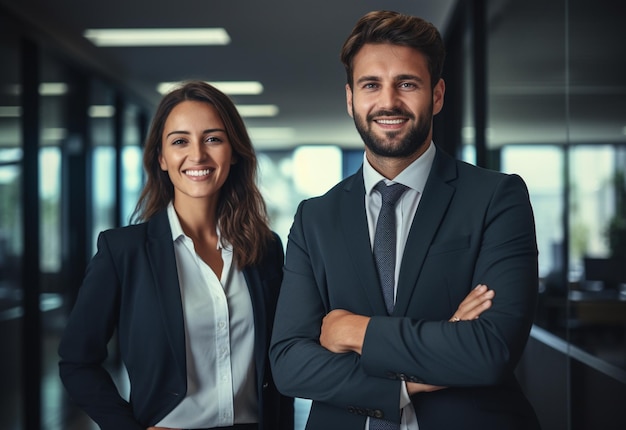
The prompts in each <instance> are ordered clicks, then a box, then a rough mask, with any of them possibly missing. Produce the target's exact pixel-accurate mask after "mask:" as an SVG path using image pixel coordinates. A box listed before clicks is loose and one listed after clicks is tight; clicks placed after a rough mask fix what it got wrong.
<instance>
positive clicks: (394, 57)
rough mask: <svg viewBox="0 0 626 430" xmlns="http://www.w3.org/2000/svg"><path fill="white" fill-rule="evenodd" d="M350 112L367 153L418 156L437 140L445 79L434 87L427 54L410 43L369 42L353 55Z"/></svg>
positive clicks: (385, 155) (400, 156)
mask: <svg viewBox="0 0 626 430" xmlns="http://www.w3.org/2000/svg"><path fill="white" fill-rule="evenodd" d="M353 78H354V84H353V89H350V87H349V86H348V85H346V98H347V106H348V113H349V114H350V116H352V117H353V118H354V123H355V125H356V128H357V130H358V132H359V134H360V135H361V138H362V139H363V141H364V143H365V146H366V151H371V152H372V153H373V154H375V155H377V156H380V157H390V158H411V159H415V158H417V157H419V155H421V154H422V152H423V151H425V150H426V148H427V147H428V143H430V140H431V138H432V118H433V114H437V113H439V111H441V108H442V107H443V93H444V89H445V88H444V84H443V81H441V80H440V81H439V82H438V83H437V85H436V86H435V88H434V90H433V89H431V83H430V73H429V71H428V65H427V62H426V57H424V55H423V54H422V53H421V52H419V51H417V50H415V49H413V48H410V47H406V46H398V45H391V44H387V43H384V44H366V45H364V46H363V47H362V48H361V50H360V51H359V52H358V53H357V55H356V56H355V57H354V63H353Z"/></svg>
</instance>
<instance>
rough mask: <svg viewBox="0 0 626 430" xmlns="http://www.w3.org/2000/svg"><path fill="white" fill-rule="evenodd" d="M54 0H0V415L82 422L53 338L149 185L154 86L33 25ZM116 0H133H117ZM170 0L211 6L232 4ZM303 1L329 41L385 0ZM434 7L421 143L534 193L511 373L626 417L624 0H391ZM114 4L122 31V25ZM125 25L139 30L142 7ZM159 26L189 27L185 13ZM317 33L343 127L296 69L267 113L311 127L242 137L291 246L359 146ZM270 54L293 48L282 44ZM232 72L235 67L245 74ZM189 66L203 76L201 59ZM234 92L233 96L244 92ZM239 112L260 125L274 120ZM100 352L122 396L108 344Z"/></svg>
mask: <svg viewBox="0 0 626 430" xmlns="http://www.w3.org/2000/svg"><path fill="white" fill-rule="evenodd" d="M48 3H49V2H38V1H34V0H27V1H25V2H15V1H13V0H2V1H0V58H1V59H2V67H0V344H1V345H2V351H3V353H2V354H0V381H2V387H3V389H2V392H1V393H0V428H1V429H6V430H22V429H25V430H34V429H46V430H57V429H66V430H67V429H70V430H91V429H95V428H97V427H96V426H95V425H94V424H93V423H92V422H91V421H90V420H89V418H88V417H86V416H85V415H84V413H82V412H81V411H79V410H77V408H76V407H75V406H74V405H73V404H72V403H71V402H70V401H69V399H68V398H67V395H66V394H65V392H64V390H63V388H62V386H61V383H60V381H59V378H58V371H57V360H58V358H57V351H56V348H57V345H58V340H59V336H60V334H61V333H62V330H63V328H64V323H65V321H66V319H67V317H68V314H69V312H70V310H71V307H72V304H73V300H74V299H75V297H76V294H77V291H78V288H79V287H80V282H81V279H82V275H83V271H84V268H85V266H86V264H87V262H88V261H89V258H90V257H91V256H92V255H93V253H94V251H95V238H96V237H97V234H98V233H99V232H100V231H102V230H104V229H108V228H113V227H116V226H123V225H126V224H128V222H129V221H128V217H129V215H130V213H131V212H132V210H133V208H134V204H135V202H136V199H137V197H138V194H139V192H140V190H141V186H142V183H143V182H142V181H143V172H142V167H141V150H142V141H143V139H144V137H145V134H146V131H147V128H148V126H149V122H150V119H151V116H152V114H153V110H154V108H155V103H156V101H157V100H158V97H159V95H158V93H157V91H156V89H155V88H153V87H151V88H149V89H148V90H147V89H146V86H145V85H143V86H142V85H140V84H138V81H141V78H142V77H141V76H139V77H136V76H135V77H132V79H131V78H128V77H127V76H123V75H120V74H118V73H116V71H117V70H118V69H116V67H115V66H114V65H113V64H112V63H108V62H107V61H106V59H105V58H104V57H107V56H106V55H105V54H104V53H103V54H102V55H100V54H99V53H100V52H104V51H99V50H98V49H96V48H95V47H92V48H93V49H91V48H90V49H84V50H83V49H82V47H83V46H86V45H87V44H88V42H86V41H85V40H84V38H83V35H82V33H81V31H82V28H81V29H78V28H77V29H76V30H80V31H76V32H75V34H73V35H72V33H71V32H70V31H67V30H68V29H67V28H65V29H64V31H60V30H59V28H62V27H64V22H61V21H59V20H58V16H59V15H49V16H47V17H45V18H46V19H42V17H41V15H42V13H41V11H39V12H38V13H35V12H34V11H33V9H32V8H31V9H29V7H34V6H38V5H39V6H42V5H46V4H47V7H52V6H51V5H50V4H48ZM58 3H59V4H63V6H64V7H72V6H77V4H78V3H80V2H72V1H70V0H63V1H59V2H58ZM85 3H89V2H85ZM126 3H133V2H112V3H111V4H119V5H123V4H126ZM137 3H139V2H137ZM179 3H181V5H188V3H195V4H196V7H203V8H205V9H206V10H208V11H211V8H212V7H215V8H218V9H219V8H220V7H221V6H224V7H226V6H225V4H226V3H229V2H227V1H226V0H215V1H212V2H207V3H208V4H203V5H202V6H200V5H198V3H199V2H188V1H181V2H179ZM234 3H237V2H234ZM273 3H276V9H275V10H272V6H271V5H272V4H273ZM294 3H298V2H294ZM311 3H315V4H316V5H317V7H318V8H320V9H322V10H323V11H324V12H323V13H324V14H326V15H327V16H328V20H329V21H328V28H329V29H330V27H332V26H331V24H330V22H331V21H332V17H333V16H341V17H343V18H345V20H344V21H343V22H344V23H343V27H344V28H343V29H342V30H341V31H340V34H342V35H346V34H347V33H348V32H349V30H350V28H351V25H352V24H353V23H354V22H356V20H357V19H358V17H360V16H361V15H362V14H363V13H364V12H366V11H367V10H373V9H382V8H390V6H389V4H390V2H383V1H366V2H355V1H346V2H328V3H326V2H324V1H321V2H311ZM391 3H394V2H391ZM396 4H398V5H400V2H396ZM436 5H440V6H441V5H445V11H443V12H441V11H440V12H441V14H439V15H433V17H436V18H437V24H438V26H439V28H440V30H441V32H442V34H443V36H444V39H445V41H446V45H447V50H448V57H447V60H446V65H445V73H444V79H445V80H446V83H447V86H446V102H445V107H444V110H443V112H442V113H441V114H440V115H438V116H437V117H436V119H435V125H434V140H435V142H436V143H437V144H438V145H439V146H440V148H442V149H443V150H445V151H446V152H448V153H450V154H451V155H453V156H455V157H457V158H460V159H463V160H465V161H467V162H470V163H473V164H476V165H479V166H482V167H486V168H490V169H495V170H500V171H503V172H506V173H517V174H519V175H521V176H522V178H523V179H524V180H525V181H526V183H527V185H528V188H529V192H530V197H531V201H532V204H533V209H534V215H535V222H536V226H537V240H538V247H539V270H540V288H539V292H538V296H539V300H538V305H537V309H536V315H535V322H534V325H533V328H532V331H531V333H530V338H529V341H528V344H527V347H526V350H525V353H524V356H523V358H522V360H521V362H520V363H519V365H518V367H517V370H516V373H517V375H518V377H519V380H520V383H521V384H522V387H523V389H524V391H525V392H526V394H527V395H528V397H529V399H530V401H531V403H532V404H533V405H534V407H535V409H536V411H537V414H538V416H539V419H540V421H541V423H542V426H543V428H544V429H546V430H560V429H564V430H565V429H567V430H594V429H603V430H606V429H623V428H626V408H624V407H623V404H624V401H625V400H626V56H624V55H623V53H624V52H623V41H624V40H626V26H625V25H624V24H623V18H624V12H623V5H622V2H621V1H619V0H596V1H594V2H589V1H584V0H460V1H455V0H449V1H445V2H439V1H436V0H431V1H428V0H421V1H418V0H416V1H413V2H402V4H401V6H399V7H401V8H402V10H401V11H402V12H406V13H412V14H416V15H422V11H424V10H428V11H431V8H432V7H434V6H436ZM27 6H28V7H27ZM279 6H281V7H280V8H279ZM42 7H44V6H42ZM83 7H84V6H83ZM111 7H112V6H111ZM229 7H232V5H231V6H229ZM239 7H240V8H241V7H242V6H241V5H240V6H239ZM301 7H304V6H301ZM141 8H145V9H150V3H145V2H141ZM172 8H173V9H176V7H174V6H172ZM77 9H80V8H79V7H78V6H77ZM266 9H268V10H267V11H266V12H265V13H268V14H270V13H271V14H283V15H284V16H283V22H284V24H285V26H287V27H288V28H289V29H293V27H297V26H298V20H306V19H307V17H306V16H303V15H306V13H304V14H303V13H300V12H298V7H296V6H294V5H287V2H281V1H276V2H273V1H268V2H267V5H266ZM133 10H134V9H133ZM119 12H120V20H121V21H120V22H124V24H123V25H126V23H128V22H131V21H132V20H131V19H129V16H128V15H124V14H123V13H122V12H123V10H120V11H119ZM172 13H173V16H175V13H174V12H172ZM240 13H241V14H242V17H241V19H245V17H244V15H245V11H242V12H240ZM318 13H319V12H318ZM433 13H434V12H433ZM147 15H149V14H147ZM207 16H209V17H210V14H207ZM35 17H38V19H35ZM122 17H123V18H124V19H122ZM135 18H136V20H135V21H134V22H135V25H139V24H140V23H141V16H140V14H136V16H135ZM262 18H263V17H259V19H260V20H262ZM426 18H428V16H427V17H426ZM172 21H175V22H176V24H177V25H180V26H184V19H183V18H182V17H176V19H173V20H172ZM72 22H73V23H74V24H76V23H80V19H79V18H76V19H74V21H72ZM207 22H208V23H210V24H211V25H213V24H214V23H213V22H211V20H210V19H207ZM303 22H304V21H303ZM181 23H182V24H181ZM325 26H326V24H323V23H321V24H319V25H318V26H317V28H318V33H319V34H316V33H312V34H310V36H309V37H310V39H309V40H311V41H312V42H311V43H310V44H312V45H315V44H317V45H323V46H322V48H323V49H324V50H326V51H329V52H330V54H329V55H328V56H327V57H324V58H328V61H329V62H333V63H332V65H330V66H329V67H334V69H332V70H333V72H332V73H330V75H332V76H333V77H336V79H337V81H336V82H334V83H333V84H332V86H331V84H329V87H328V88H317V89H315V88H314V89H313V91H319V92H323V93H324V94H328V93H329V91H330V92H332V93H333V94H334V97H335V99H333V100H329V101H328V102H329V106H322V110H326V111H332V112H339V113H337V114H336V115H335V116H336V117H337V118H336V120H337V121H339V122H340V123H343V124H344V125H345V126H346V127H347V129H348V130H351V131H349V132H346V133H343V132H341V133H340V132H336V133H335V130H334V128H333V127H332V126H330V125H328V126H327V124H326V123H325V121H326V120H327V119H319V118H318V119H316V117H315V116H313V115H311V114H310V113H309V112H308V111H307V109H309V108H311V109H312V107H311V106H309V103H308V99H306V97H307V95H306V92H305V91H307V90H305V88H304V87H307V85H309V84H310V82H309V81H308V80H307V79H303V80H302V82H300V83H299V85H291V83H292V82H297V81H298V79H297V78H298V73H299V72H300V71H302V73H303V74H306V70H307V69H308V63H307V64H297V67H296V65H294V67H293V69H291V70H290V71H289V73H290V75H289V76H286V75H285V76H282V77H280V78H281V79H284V81H285V85H287V83H289V86H290V88H282V92H284V93H285V94H288V95H290V97H291V98H292V99H296V100H297V99H298V97H302V100H300V104H299V105H297V106H298V107H296V108H294V109H291V108H288V109H285V108H284V107H281V106H280V105H279V108H281V111H280V112H281V113H279V114H278V118H279V119H280V118H281V116H282V118H283V119H282V121H283V122H284V123H288V122H289V118H290V117H289V114H293V113H294V112H293V111H297V110H298V109H301V110H303V111H307V112H306V113H307V115H308V116H309V117H308V120H306V121H304V122H306V124H307V125H308V127H309V128H310V129H313V130H315V133H311V134H309V135H307V137H306V138H303V134H302V133H298V132H295V133H292V134H289V133H286V134H280V129H279V128H271V127H268V130H269V134H264V135H263V136H261V135H260V134H259V135H258V136H259V137H258V138H255V134H254V133H251V134H252V138H253V142H254V143H255V146H256V149H257V153H258V157H259V163H260V175H259V184H260V187H261V190H262V192H263V195H264V197H265V199H266V202H267V205H268V209H269V214H270V219H271V223H272V228H273V229H274V230H276V231H277V232H278V233H279V234H280V235H281V237H282V238H283V242H284V243H286V240H287V234H288V231H289V227H290V224H291V220H292V217H293V215H294V213H295V210H296V207H297V204H298V203H299V202H300V201H301V200H302V199H304V198H307V197H310V196H314V195H319V194H322V193H323V192H324V191H325V190H327V189H328V188H330V186H332V185H333V184H334V183H336V182H337V181H339V180H340V179H341V178H342V177H345V176H346V175H349V174H351V173H352V172H354V171H355V170H356V169H357V168H358V166H359V165H360V163H361V162H362V157H363V153H362V147H361V142H360V140H359V137H358V135H357V134H356V133H355V132H353V130H352V128H353V124H352V123H351V119H350V118H349V117H348V116H347V114H346V113H345V102H343V97H344V93H343V85H344V82H345V80H344V79H345V76H344V75H343V74H342V73H343V72H342V70H341V66H340V64H339V60H338V55H339V48H340V44H341V43H342V42H343V39H342V37H343V36H339V37H338V38H337V39H336V40H333V41H330V42H329V38H328V37H326V36H325V35H324V34H323V33H324V30H325ZM225 27H226V28H228V26H227V25H225ZM268 31H269V30H268ZM329 31H330V30H329ZM283 37H287V38H289V37H293V36H290V35H289V34H285V35H284V36H283ZM318 37H319V40H318V39H317V38H318ZM79 39H81V40H79ZM249 43H250V46H255V45H254V43H255V41H254V40H250V41H249ZM306 46H308V45H307V44H306V43H303V49H304V47H306ZM145 49H152V50H156V49H161V48H158V47H151V48H145ZM254 49H256V50H271V49H272V47H271V46H260V47H258V46H257V47H256V48H254ZM162 52H163V53H164V59H163V61H164V62H170V61H174V59H175V58H176V52H177V51H176V50H175V49H174V50H172V48H168V50H167V51H166V50H165V49H163V50H162ZM166 52H167V53H166ZM182 52H183V50H181V55H182ZM184 52H187V51H184ZM165 53H166V54H165ZM283 54H284V56H286V57H287V59H289V55H290V53H289V52H285V53H283ZM250 55H253V54H250ZM107 58H108V57H107ZM299 58H301V57H298V59H299ZM294 61H295V60H294ZM309 61H310V62H311V64H313V62H318V61H321V60H319V59H317V58H309ZM324 61H326V60H324ZM270 63H271V62H270ZM262 66H263V67H264V68H265V69H267V68H271V64H263V65H262ZM163 67H166V66H165V65H164V66H163ZM184 67H185V66H184V64H181V65H180V68H181V69H182V70H181V73H184ZM311 67H312V66H311ZM248 71H250V70H248ZM194 72H197V71H194ZM245 75H246V74H245V73H243V72H240V73H239V74H238V75H237V76H233V78H234V79H235V78H236V79H242V78H243V79H256V77H255V76H245ZM194 77H199V78H203V79H206V80H209V81H210V80H212V79H215V77H214V75H212V70H211V67H207V71H206V75H199V76H194ZM137 78H139V79H137ZM145 78H146V80H148V76H146V77H145ZM308 91H311V89H310V88H308ZM232 97H233V99H234V100H235V102H237V103H240V102H241V103H242V104H243V102H244V101H245V102H248V101H249V100H250V97H246V96H237V95H233V96H232ZM342 103H344V104H342ZM331 104H332V106H331ZM310 105H313V103H310ZM311 112H312V111H311ZM283 113H284V115H283ZM244 120H245V121H246V124H247V125H249V126H250V127H251V128H255V129H256V128H261V127H262V126H263V125H266V124H271V123H270V122H269V121H270V120H265V119H264V118H255V117H250V118H244ZM318 121H319V122H318ZM283 125H284V124H283ZM272 129H273V130H274V131H275V133H277V134H276V135H272V134H271V130H272ZM279 134H280V135H279ZM335 136H336V139H335ZM257 143H258V144H257ZM107 365H108V366H110V368H111V369H112V371H113V372H115V374H116V375H118V379H117V380H118V382H119V384H120V389H121V390H122V391H123V390H125V389H126V387H125V385H124V374H123V368H122V367H121V365H120V363H119V358H118V357H117V355H116V351H115V345H111V354H110V357H109V359H108V362H107ZM298 405H299V406H298V408H297V412H296V413H297V415H298V419H297V420H296V422H297V424H298V425H299V426H301V428H303V427H302V426H303V423H304V420H305V419H306V412H307V410H306V401H304V400H302V401H301V402H300V403H298Z"/></svg>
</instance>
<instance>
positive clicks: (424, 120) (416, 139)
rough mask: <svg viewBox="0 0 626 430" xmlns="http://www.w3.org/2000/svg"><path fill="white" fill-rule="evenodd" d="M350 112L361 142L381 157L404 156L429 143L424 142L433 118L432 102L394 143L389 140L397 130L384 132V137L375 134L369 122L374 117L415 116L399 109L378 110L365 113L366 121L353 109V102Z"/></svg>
mask: <svg viewBox="0 0 626 430" xmlns="http://www.w3.org/2000/svg"><path fill="white" fill-rule="evenodd" d="M352 112H354V125H355V126H356V129H357V131H358V132H359V134H360V135H361V139H363V143H365V146H367V147H368V148H369V149H370V151H372V152H373V153H374V154H376V155H379V156H381V157H392V158H404V157H408V156H410V155H412V154H414V153H415V152H417V151H418V150H419V149H420V148H421V147H422V146H423V145H425V144H427V143H430V142H426V139H427V138H428V135H429V134H430V129H431V124H432V118H433V104H432V102H431V104H430V106H429V107H428V108H427V109H426V111H425V112H422V115H420V117H419V120H418V121H417V124H415V126H414V127H412V128H411V129H410V130H409V131H408V132H407V133H406V135H405V136H404V138H402V139H400V140H399V141H398V142H397V143H396V144H390V142H391V141H392V140H394V139H396V138H397V137H398V135H399V134H400V132H399V131H392V132H385V136H384V137H378V136H376V135H375V134H374V133H373V132H372V130H371V126H369V124H371V123H372V121H373V118H375V117H379V118H380V117H384V116H396V117H397V116H403V117H406V118H409V119H415V116H414V115H413V114H412V113H410V112H405V111H402V110H401V109H392V110H385V111H378V112H375V113H372V114H369V115H367V118H366V121H363V118H362V117H361V116H360V115H358V114H357V113H356V111H355V110H354V104H353V105H352Z"/></svg>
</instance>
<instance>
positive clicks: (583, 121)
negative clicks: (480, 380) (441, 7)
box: [485, 0, 626, 429]
mask: <svg viewBox="0 0 626 430" xmlns="http://www.w3.org/2000/svg"><path fill="white" fill-rule="evenodd" d="M485 4H486V5H487V16H488V18H487V22H488V26H487V29H486V31H487V77H488V78H487V82H488V85H487V93H488V97H487V106H488V108H487V113H488V119H487V130H486V133H485V134H486V141H487V147H488V151H489V152H490V153H491V154H495V155H496V157H495V158H496V159H497V160H499V163H500V165H499V166H498V168H499V169H500V170H502V171H505V172H509V173H517V174H520V175H521V176H522V177H523V178H524V180H525V181H526V183H527V185H528V187H529V191H530V196H531V200H532V204H533V208H534V212H535V220H536V225H537V239H538V247H539V271H540V276H541V279H540V291H539V303H538V308H537V314H536V320H535V328H534V329H533V334H534V335H535V336H541V338H542V339H543V340H546V339H548V343H550V342H551V347H552V348H555V349H556V350H559V351H560V352H563V355H561V356H560V358H559V360H560V363H559V365H557V366H555V368H554V369H555V372H556V373H561V375H560V376H559V378H561V377H562V378H563V380H566V381H567V386H566V387H564V390H563V395H564V396H566V397H567V399H568V409H569V411H568V413H567V415H568V419H567V421H568V424H567V427H558V428H569V429H578V428H581V429H584V428H623V427H621V426H623V425H624V421H619V420H613V423H612V424H606V425H608V427H603V426H602V424H600V423H598V422H596V423H595V425H592V426H591V427H588V425H590V424H589V423H586V422H585V419H586V417H588V415H589V413H588V412H586V411H587V410H590V409H593V408H594V406H592V405H591V404H590V402H589V399H588V398H586V397H585V394H580V393H581V392H585V391H588V392H590V393H591V392H593V383H595V382H596V381H595V380H594V382H593V383H592V382H591V381H590V380H587V379H586V378H587V376H586V375H587V374H584V375H585V376H583V375H581V374H579V373H580V371H579V370H578V369H580V368H581V366H583V367H585V368H586V369H591V370H589V371H590V372H594V378H596V377H597V378H598V380H603V381H604V380H606V381H607V382H606V384H607V387H616V386H618V387H621V388H618V389H617V391H618V392H622V393H623V390H624V388H623V387H624V386H625V385H626V269H625V268H626V182H625V181H626V178H625V171H626V60H625V58H624V56H623V55H622V51H623V50H622V49H621V48H618V47H621V44H622V41H623V40H625V39H626V26H624V25H623V13H622V12H620V10H621V9H620V8H621V2H619V1H617V0H599V1H597V2H586V1H583V0H565V1H548V2H545V1H542V0H524V1H522V0H508V1H506V0H503V1H487V2H485ZM492 158H493V157H492ZM490 167H494V166H490ZM529 359H530V360H531V361H532V360H533V359H535V360H536V359H538V357H530V358H529ZM601 378H602V379H601ZM598 386H600V385H598ZM596 388H597V387H596ZM619 390H621V391H619ZM599 392H600V396H599V397H600V398H602V396H603V395H604V394H603V393H608V392H611V395H614V394H615V393H614V392H612V389H606V388H604V387H603V388H602V389H601V390H599ZM588 396H593V394H588ZM581 399H585V400H584V401H583V400H581ZM600 402H602V400H598V403H600ZM576 405H579V406H580V408H577V407H576ZM598 407H599V408H600V407H604V406H602V405H600V406H598ZM606 407H608V405H607V406H606ZM608 408H609V410H610V415H612V416H616V415H617V416H623V412H619V411H618V409H616V408H614V407H613V408H610V407H608ZM605 415H606V414H605ZM586 426H587V427H586ZM614 426H616V427H614ZM549 428H553V427H549Z"/></svg>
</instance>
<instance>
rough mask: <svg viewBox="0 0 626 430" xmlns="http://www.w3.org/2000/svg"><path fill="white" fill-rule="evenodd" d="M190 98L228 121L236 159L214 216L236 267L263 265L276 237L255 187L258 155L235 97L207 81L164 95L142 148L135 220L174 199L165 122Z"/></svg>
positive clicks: (226, 125)
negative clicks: (165, 159)
mask: <svg viewBox="0 0 626 430" xmlns="http://www.w3.org/2000/svg"><path fill="white" fill-rule="evenodd" d="M186 100H193V101H198V102H202V103H207V104H209V105H211V106H213V107H214V108H215V109H216V110H217V112H218V114H219V116H220V118H221V119H222V121H223V123H224V127H225V128H226V133H227V135H228V139H229V140H230V144H231V146H232V150H233V158H234V159H235V160H237V162H236V163H235V164H233V165H232V166H231V168H230V173H229V175H228V178H227V179H226V182H225V183H224V185H223V187H222V189H221V190H220V195H219V201H218V204H217V214H216V215H217V216H216V219H217V222H218V225H219V228H220V233H221V235H222V237H223V238H224V239H225V240H226V241H228V242H229V243H230V244H231V245H232V247H233V253H234V257H235V261H236V263H237V266H238V267H239V268H242V267H244V266H248V265H253V264H255V263H259V262H260V260H261V258H262V257H263V253H264V251H265V249H266V246H267V244H268V241H270V240H273V235H272V232H271V231H270V228H269V225H268V219H267V210H266V207H265V202H264V200H263V197H262V196H261V192H260V191H259V189H258V187H257V185H256V179H257V159H256V154H255V152H254V148H253V147H252V142H251V141H250V137H249V136H248V132H247V130H246V127H245V125H244V122H243V120H242V119H241V116H240V115H239V112H238V111H237V108H236V107H235V105H234V103H233V102H232V100H231V99H230V98H229V97H228V96H226V95H225V94H224V93H222V92H221V91H219V90H218V89H217V88H215V87H213V86H211V85H209V84H207V83H205V82H202V81H188V82H185V83H183V84H182V86H180V87H179V88H177V89H175V90H173V91H171V92H170V93H168V94H167V95H165V96H164V97H163V99H162V100H161V102H160V103H159V106H158V107H157V110H156V113H155V115H154V118H153V120H152V124H151V126H150V130H149V132H148V137H147V138H146V144H145V148H144V152H143V165H144V169H145V171H146V175H147V180H146V184H145V186H144V188H143V190H142V192H141V195H140V196H139V200H138V202H137V206H136V207H135V210H134V212H133V214H132V216H131V220H132V222H142V221H147V220H149V219H150V218H151V217H152V216H154V214H155V213H157V212H159V211H161V210H164V209H165V208H166V207H167V205H168V204H169V202H170V201H171V200H172V199H173V198H174V186H173V185H172V182H171V181H170V178H169V176H168V174H167V172H164V171H162V170H161V167H160V165H159V155H160V153H161V145H162V135H163V128H164V126H165V121H166V120H167V117H168V116H169V114H170V112H171V111H172V109H173V108H174V107H175V106H176V105H178V104H179V103H181V102H183V101H186Z"/></svg>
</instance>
